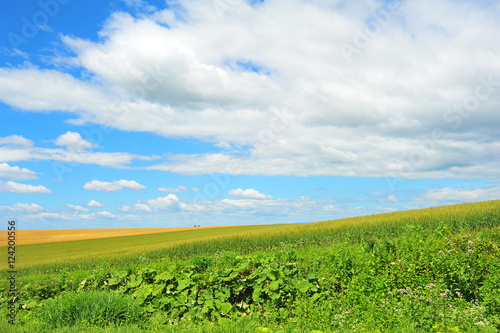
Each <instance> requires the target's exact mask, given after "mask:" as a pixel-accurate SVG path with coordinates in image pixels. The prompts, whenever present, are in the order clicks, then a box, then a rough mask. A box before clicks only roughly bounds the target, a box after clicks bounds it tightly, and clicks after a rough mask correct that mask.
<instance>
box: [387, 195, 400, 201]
mask: <svg viewBox="0 0 500 333" xmlns="http://www.w3.org/2000/svg"><path fill="white" fill-rule="evenodd" d="M387 201H389V202H396V201H399V200H398V197H397V196H395V195H394V194H390V195H388V196H387Z"/></svg>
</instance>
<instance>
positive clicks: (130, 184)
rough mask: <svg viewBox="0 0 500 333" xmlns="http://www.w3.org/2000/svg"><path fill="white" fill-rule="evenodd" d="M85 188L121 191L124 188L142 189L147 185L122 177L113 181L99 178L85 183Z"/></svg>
mask: <svg viewBox="0 0 500 333" xmlns="http://www.w3.org/2000/svg"><path fill="white" fill-rule="evenodd" d="M83 188H84V189H86V190H89V191H106V192H113V191H120V190H122V189H124V188H129V189H132V190H142V189H145V188H146V186H144V185H142V184H139V183H138V182H136V181H135V180H125V179H122V180H116V181H113V182H101V181H99V180H92V181H90V182H88V183H86V184H85V185H83Z"/></svg>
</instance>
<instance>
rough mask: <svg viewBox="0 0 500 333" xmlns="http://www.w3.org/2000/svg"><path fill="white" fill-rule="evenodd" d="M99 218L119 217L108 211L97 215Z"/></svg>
mask: <svg viewBox="0 0 500 333" xmlns="http://www.w3.org/2000/svg"><path fill="white" fill-rule="evenodd" d="M97 216H101V217H105V218H109V219H114V218H117V217H118V215H116V214H113V213H110V212H108V211H106V210H103V211H102V212H99V213H97Z"/></svg>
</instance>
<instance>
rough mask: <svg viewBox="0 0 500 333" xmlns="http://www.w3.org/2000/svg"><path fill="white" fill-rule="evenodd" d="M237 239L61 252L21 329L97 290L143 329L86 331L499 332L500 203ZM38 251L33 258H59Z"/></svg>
mask: <svg viewBox="0 0 500 333" xmlns="http://www.w3.org/2000/svg"><path fill="white" fill-rule="evenodd" d="M228 229H229V228H228ZM230 229H231V230H230V231H228V230H224V228H220V229H213V230H210V231H211V233H206V231H207V230H193V231H189V232H179V233H168V235H167V234H156V235H143V236H133V237H122V238H121V239H119V238H114V239H109V240H104V239H101V240H96V243H94V242H92V241H78V242H77V241H75V242H65V243H64V246H66V247H68V251H67V252H62V253H60V255H59V257H57V260H55V261H52V262H46V261H43V260H40V261H39V262H34V263H32V265H27V266H25V268H24V269H23V271H24V276H23V277H22V279H21V284H24V287H21V291H20V299H21V301H20V303H19V304H20V306H21V307H22V311H21V315H20V317H19V318H20V322H21V323H22V325H20V326H19V329H20V330H22V329H24V328H26V327H29V326H30V325H31V326H32V327H35V328H36V329H35V331H37V332H42V331H41V328H42V327H47V320H42V319H41V318H48V317H47V313H50V311H52V312H53V313H54V315H53V316H54V317H57V316H59V315H60V316H63V312H64V311H66V310H64V311H63V310H61V309H68V308H71V306H70V305H71V304H72V303H71V302H73V301H74V299H76V297H77V295H78V292H77V291H79V293H82V292H83V295H84V296H85V295H86V294H85V293H92V292H95V291H99V292H104V293H116V292H120V293H121V294H123V295H126V296H127V297H129V299H130V298H132V299H134V301H135V302H138V303H139V305H140V306H141V308H142V309H143V313H142V316H141V318H137V317H134V318H136V319H134V320H132V321H129V322H128V324H124V325H121V326H120V327H113V325H115V324H114V323H115V322H114V321H113V320H105V321H103V322H102V323H107V324H111V326H108V327H104V328H103V327H101V328H100V327H99V326H98V325H97V324H94V325H93V326H92V327H91V328H87V327H85V324H83V325H82V324H81V323H83V322H85V320H86V321H88V319H85V320H83V321H82V320H80V321H78V323H80V324H79V328H78V332H87V331H89V332H90V331H92V332H129V331H134V332H141V331H143V330H144V331H151V332H154V331H156V330H157V331H159V332H160V331H161V332H213V333H215V332H217V333H218V332H252V333H257V332H270V333H271V332H272V333H284V332H308V333H310V332H314V331H316V332H353V331H357V332H401V331H402V329H406V331H408V332H436V333H437V332H485V333H490V332H491V333H493V332H497V331H498V330H500V316H499V315H498V314H499V313H500V293H499V292H498V290H500V259H499V258H500V200H494V201H488V202H480V203H472V204H463V205H455V206H445V207H436V208H428V209H421V210H413V211H406V212H397V213H389V214H380V215H372V216H366V217H359V218H350V219H341V220H334V221H325V222H318V223H310V224H304V225H274V226H273V225H270V226H251V227H250V226H249V227H234V228H230ZM103 241H107V243H106V242H105V246H103V247H104V248H105V249H106V250H105V251H102V250H99V251H98V250H96V249H95V247H96V246H97V244H102V242H103ZM108 241H109V242H108ZM42 245H44V244H39V245H33V246H34V247H33V248H31V249H30V248H29V247H27V248H28V249H29V250H30V251H33V252H36V249H38V251H41V249H43V251H45V253H50V252H51V251H52V253H55V251H60V250H61V248H58V247H46V248H44V247H42ZM124 246H125V247H127V248H126V249H124V248H123V247H124ZM21 249H22V248H21ZM83 250H86V251H89V252H90V254H91V255H92V257H90V258H86V259H85V258H83V256H81V253H78V251H83ZM101 260H105V261H104V262H103V261H101ZM97 262H100V264H98V263H97ZM51 266H54V267H57V269H54V268H51ZM62 267H65V268H64V269H62ZM61 269H62V271H61ZM38 274H46V275H45V276H42V275H38ZM103 295H104V294H103ZM86 296H88V294H87V295H86ZM72 297H75V298H74V299H72ZM82 297H83V296H82ZM215 299H218V301H217V302H215V301H214V300H215ZM57 302H62V303H63V304H65V305H64V306H63V307H62V308H58V307H56V306H55V304H58V303H57ZM79 302H80V301H79ZM0 304H1V305H2V306H4V305H5V303H2V302H0ZM40 307H41V309H43V311H42V310H39V308H40ZM117 308H119V307H118V306H117ZM48 309H52V310H50V311H49V310H48ZM57 309H59V310H57ZM2 310H4V309H2ZM39 311H41V312H39ZM47 311H48V312H47ZM57 311H59V312H57ZM72 311H73V313H75V311H76V310H71V311H69V313H72ZM99 311H100V312H102V311H101V310H99ZM99 311H94V312H97V313H99ZM56 313H59V315H56ZM87 313H88V311H87ZM117 313H123V312H120V311H118V312H117ZM35 314H37V315H36V316H37V317H36V318H38V319H35V317H34V316H35ZM30 316H31V317H30ZM43 316H45V317H43ZM64 316H66V317H67V316H68V315H67V314H66V315H64ZM85 316H86V315H83V314H81V315H78V316H77V317H78V318H85ZM101 317H102V316H101ZM132 317H133V316H132ZM132 317H131V318H132ZM37 320H38V321H37ZM124 322H125V321H124ZM2 325H4V324H3V323H2V322H1V321H0V331H2V328H3V326H2ZM4 326H5V325H4ZM44 329H47V332H49V331H50V332H73V331H72V330H71V329H70V328H69V327H67V326H66V323H65V322H59V324H57V325H55V326H53V327H49V328H44ZM5 332H8V331H5ZM21 332H24V331H21Z"/></svg>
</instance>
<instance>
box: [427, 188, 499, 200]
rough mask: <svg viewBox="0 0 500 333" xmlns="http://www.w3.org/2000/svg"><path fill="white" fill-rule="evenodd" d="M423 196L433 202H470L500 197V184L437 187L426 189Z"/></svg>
mask: <svg viewBox="0 0 500 333" xmlns="http://www.w3.org/2000/svg"><path fill="white" fill-rule="evenodd" d="M423 198H424V199H426V200H429V201H434V202H443V201H445V202H471V201H485V200H494V199H500V186H498V185H494V186H484V187H472V188H449V187H444V188H437V189H430V190H427V191H426V192H425V193H424V194H423Z"/></svg>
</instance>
